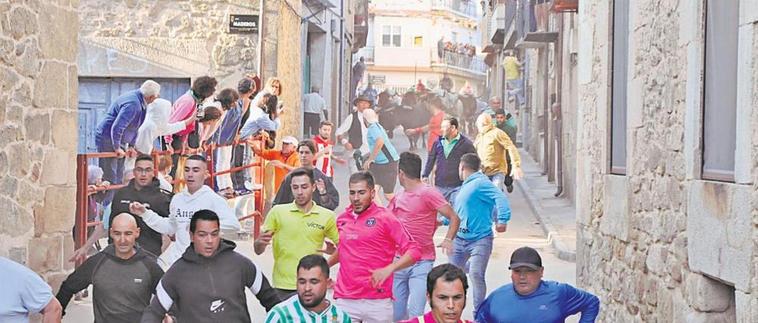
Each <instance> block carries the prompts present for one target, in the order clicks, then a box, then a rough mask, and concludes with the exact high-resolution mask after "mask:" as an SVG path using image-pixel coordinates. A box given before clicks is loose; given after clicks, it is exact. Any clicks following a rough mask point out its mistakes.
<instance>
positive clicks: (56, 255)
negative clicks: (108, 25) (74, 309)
mask: <svg viewBox="0 0 758 323" xmlns="http://www.w3.org/2000/svg"><path fill="white" fill-rule="evenodd" d="M77 2H78V1H44V0H43V1H26V2H23V3H22V2H21V1H13V2H12V3H9V2H8V1H0V210H2V211H0V223H2V225H0V256H4V257H9V258H11V259H13V260H15V261H17V262H20V263H23V264H25V265H27V266H29V267H31V268H32V269H33V270H35V271H36V272H38V273H40V274H41V275H42V276H43V277H44V278H45V279H46V280H47V281H48V282H50V283H51V285H53V288H56V289H57V287H58V285H60V283H61V282H62V279H63V278H65V276H64V274H65V272H66V271H67V270H69V269H71V268H72V264H71V263H69V262H68V261H67V259H68V256H69V255H70V254H71V251H73V240H72V235H71V228H72V227H73V225H74V211H75V193H76V185H75V183H76V179H75V174H76V171H75V169H76V163H75V160H76V142H77V139H76V132H77V112H76V110H77V86H78V82H77V66H76V45H75V44H76V42H77V38H78V37H77V30H78V28H79V19H78V16H77V4H76V3H77Z"/></svg>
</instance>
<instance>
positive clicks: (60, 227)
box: [34, 186, 76, 233]
mask: <svg viewBox="0 0 758 323" xmlns="http://www.w3.org/2000/svg"><path fill="white" fill-rule="evenodd" d="M75 212H76V187H73V186H72V187H58V186H53V187H48V188H47V189H46V190H45V198H44V204H43V205H40V206H37V207H35V208H34V219H35V224H36V226H38V227H41V228H40V229H37V230H38V232H47V233H52V232H71V228H72V227H73V226H74V214H75Z"/></svg>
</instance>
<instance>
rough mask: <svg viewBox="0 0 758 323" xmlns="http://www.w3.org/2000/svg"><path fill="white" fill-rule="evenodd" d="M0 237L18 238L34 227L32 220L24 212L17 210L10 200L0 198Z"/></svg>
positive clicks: (30, 216) (14, 203) (3, 197)
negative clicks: (0, 211)
mask: <svg viewBox="0 0 758 323" xmlns="http://www.w3.org/2000/svg"><path fill="white" fill-rule="evenodd" d="M0 210H3V211H2V213H0V220H1V221H0V222H2V223H3V225H0V235H3V234H5V235H9V236H11V237H19V236H22V235H24V234H26V233H27V232H29V231H30V230H31V229H32V227H33V225H34V218H33V217H32V215H31V214H30V213H29V212H27V211H26V210H24V209H22V208H19V206H18V204H16V202H14V201H13V200H12V199H10V198H8V197H5V196H0Z"/></svg>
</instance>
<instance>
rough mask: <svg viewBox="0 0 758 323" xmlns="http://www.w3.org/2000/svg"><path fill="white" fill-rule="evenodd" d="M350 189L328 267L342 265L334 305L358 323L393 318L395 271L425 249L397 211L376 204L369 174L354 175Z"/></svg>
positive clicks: (418, 257) (372, 179)
mask: <svg viewBox="0 0 758 323" xmlns="http://www.w3.org/2000/svg"><path fill="white" fill-rule="evenodd" d="M349 193H350V206H348V207H347V209H346V210H345V212H342V214H340V215H339V216H338V217H337V231H338V232H339V236H340V244H339V246H337V251H336V252H335V253H334V254H333V255H332V257H331V258H329V265H330V266H333V265H335V264H337V263H340V269H339V274H338V276H337V283H336V285H335V286H334V298H335V299H336V301H335V303H336V305H337V306H338V307H339V308H341V309H342V310H344V311H345V312H347V313H348V314H349V315H350V317H351V318H352V319H353V320H355V321H357V322H364V323H379V322H382V323H384V322H392V314H391V313H392V274H393V273H394V272H395V271H398V270H400V269H404V268H406V267H408V266H411V265H413V264H414V263H415V262H416V261H418V260H419V259H420V258H421V251H420V250H419V247H418V244H417V243H416V242H415V241H413V239H412V238H411V236H410V234H409V233H408V231H407V230H405V227H404V226H403V225H402V224H401V223H400V221H399V220H398V219H397V218H396V217H395V215H393V214H392V213H391V212H389V211H388V210H387V209H385V208H383V207H381V206H378V205H376V204H375V203H374V202H373V201H374V196H375V195H376V191H375V190H374V177H373V176H371V173H369V172H363V171H362V172H357V173H355V174H353V175H351V176H350V181H349ZM399 254H402V256H401V257H400V258H399V259H397V260H396V261H394V262H393V260H394V259H395V256H396V255H399Z"/></svg>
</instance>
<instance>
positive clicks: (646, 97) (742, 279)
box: [576, 0, 758, 322]
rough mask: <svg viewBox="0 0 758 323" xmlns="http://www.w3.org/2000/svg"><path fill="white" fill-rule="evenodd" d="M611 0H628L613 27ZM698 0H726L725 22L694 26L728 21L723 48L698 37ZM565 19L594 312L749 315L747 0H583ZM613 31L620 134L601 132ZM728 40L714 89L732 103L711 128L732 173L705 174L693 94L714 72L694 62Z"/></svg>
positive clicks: (756, 230) (756, 151) (753, 224)
mask: <svg viewBox="0 0 758 323" xmlns="http://www.w3.org/2000/svg"><path fill="white" fill-rule="evenodd" d="M614 2H615V3H616V5H622V4H623V5H628V25H627V26H626V27H628V28H623V29H627V30H628V32H627V33H624V32H621V31H619V32H618V33H614V32H613V31H612V30H613V28H612V27H613V21H614V20H613V19H614V18H618V17H616V16H614V9H613V5H614ZM706 2H707V3H708V5H709V6H710V5H713V6H714V8H716V7H718V6H719V5H721V7H720V8H722V9H724V8H726V9H725V11H732V12H733V13H734V14H735V16H734V19H732V20H731V21H727V23H725V24H723V25H728V26H730V27H729V28H732V33H721V34H716V33H713V34H708V35H713V36H715V37H729V36H730V35H736V40H737V45H736V46H735V47H734V48H725V47H721V48H719V50H717V51H706V47H707V36H706V32H705V31H706V30H707V28H709V27H708V26H709V25H708V23H709V21H710V20H708V19H710V18H711V15H712V14H711V13H710V12H709V11H708V10H709V9H708V8H707V6H706ZM730 6H731V8H730ZM734 6H737V7H734ZM737 8H738V9H737ZM734 10H737V11H734ZM714 21H715V20H714ZM622 27H623V26H622ZM578 29H579V57H578V66H577V69H578V95H579V103H578V105H577V109H578V111H577V116H578V123H577V127H578V129H577V135H578V140H577V155H578V156H581V158H579V159H577V169H576V178H577V183H578V187H577V212H576V213H577V217H578V218H577V221H578V233H577V235H578V237H577V238H578V241H577V249H578V250H577V276H578V279H577V281H578V283H579V285H581V286H582V287H585V288H588V289H589V290H591V291H593V292H594V293H596V294H597V295H598V296H599V297H600V298H601V300H602V305H601V306H602V309H601V316H600V318H599V319H600V321H602V322H758V186H756V185H757V184H758V37H756V36H758V1H755V0H734V1H725V2H720V3H715V2H714V1H701V0H698V1H652V0H639V1H638V0H634V1H628V2H626V3H625V4H624V1H621V0H616V1H606V0H587V1H584V0H583V1H581V2H580V6H579V25H578ZM624 37H628V47H627V48H628V50H627V51H626V52H625V53H622V54H624V55H626V56H627V57H628V60H627V62H628V63H627V64H628V65H627V68H626V70H625V71H620V72H625V73H626V74H627V76H626V78H625V79H621V80H618V81H617V83H619V84H617V85H621V86H622V88H621V89H622V90H625V92H626V99H625V100H622V102H621V103H620V104H625V106H626V111H625V112H624V116H625V119H626V120H625V121H624V123H623V124H621V128H620V129H621V131H623V133H625V134H626V136H625V141H623V142H614V140H615V139H613V138H614V132H613V130H614V127H615V126H618V125H614V124H613V122H612V120H615V119H613V115H612V113H611V111H614V110H613V109H614V107H613V104H612V102H614V97H613V95H614V93H613V90H612V89H613V88H614V84H612V83H613V82H612V80H613V73H615V72H619V71H618V70H614V65H613V64H614V60H613V59H612V58H613V57H614V56H613V48H614V45H615V44H620V43H615V42H621V41H623V38H624ZM729 51H734V52H735V53H736V55H734V57H732V58H731V59H724V60H723V61H722V62H735V61H736V69H735V70H736V75H734V76H733V79H732V81H730V82H728V83H727V84H728V86H730V87H731V86H734V84H736V89H734V90H735V95H734V97H721V98H719V99H720V100H723V102H729V101H730V100H732V102H736V104H734V105H729V104H724V105H723V106H721V108H720V109H722V110H719V111H720V112H722V113H727V111H728V110H730V109H731V110H733V112H735V114H736V120H734V122H735V126H734V127H725V128H723V129H721V131H723V132H728V131H734V133H733V135H735V137H733V138H731V139H729V140H732V142H728V141H727V142H724V144H725V145H733V147H735V148H734V156H733V157H734V160H733V167H732V172H731V175H732V176H731V177H730V178H729V179H726V180H709V179H706V178H709V177H708V176H705V175H704V174H706V172H705V171H704V166H703V165H704V158H705V157H704V155H705V153H704V151H705V150H707V149H710V148H712V145H711V146H709V144H708V142H709V141H708V140H709V139H708V138H706V137H704V136H706V135H705V134H704V129H706V128H707V127H706V122H710V120H704V117H703V116H704V111H705V110H704V109H707V108H708V106H707V105H706V103H704V102H706V100H705V99H704V97H705V96H706V95H707V92H705V89H706V88H708V86H709V85H708V84H709V83H708V82H709V77H712V75H716V74H719V73H718V72H717V73H710V74H707V73H705V72H704V71H705V70H706V69H708V68H709V67H708V66H706V64H705V62H706V59H708V55H718V54H719V52H721V53H723V52H729ZM730 128H732V129H730ZM727 138H728V137H727ZM735 142H736V143H735ZM623 144H625V149H624V150H623V151H621V153H623V154H624V155H625V156H624V159H623V160H622V162H624V161H625V163H624V164H625V170H624V171H623V172H617V171H613V170H612V167H611V164H612V161H611V158H612V155H613V154H615V152H614V151H613V146H614V145H621V146H623ZM730 157H731V156H730Z"/></svg>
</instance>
